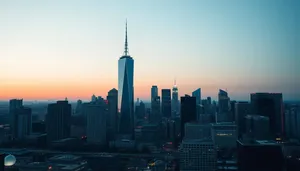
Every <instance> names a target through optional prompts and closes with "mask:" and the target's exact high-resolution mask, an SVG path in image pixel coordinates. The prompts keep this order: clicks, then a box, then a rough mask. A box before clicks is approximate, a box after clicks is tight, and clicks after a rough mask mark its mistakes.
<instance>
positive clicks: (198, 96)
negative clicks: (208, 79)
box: [192, 88, 202, 105]
mask: <svg viewBox="0 0 300 171" xmlns="http://www.w3.org/2000/svg"><path fill="white" fill-rule="evenodd" d="M192 96H193V97H196V104H197V105H198V104H202V103H201V88H198V89H197V90H195V91H193V92H192Z"/></svg>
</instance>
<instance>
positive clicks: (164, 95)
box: [161, 89, 172, 118]
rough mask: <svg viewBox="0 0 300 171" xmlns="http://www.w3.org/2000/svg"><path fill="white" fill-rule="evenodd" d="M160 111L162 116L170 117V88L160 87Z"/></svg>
mask: <svg viewBox="0 0 300 171" xmlns="http://www.w3.org/2000/svg"><path fill="white" fill-rule="evenodd" d="M161 113H162V116H163V117H166V118H170V117H171V113H172V109H171V90H170V89H162V90H161Z"/></svg>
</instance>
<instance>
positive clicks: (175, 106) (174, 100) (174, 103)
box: [172, 80, 179, 118]
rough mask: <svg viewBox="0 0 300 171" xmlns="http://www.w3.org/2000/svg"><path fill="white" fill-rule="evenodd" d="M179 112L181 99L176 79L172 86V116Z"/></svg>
mask: <svg viewBox="0 0 300 171" xmlns="http://www.w3.org/2000/svg"><path fill="white" fill-rule="evenodd" d="M178 114H179V99H178V87H177V85H176V80H175V82H174V86H173V88H172V117H173V118H174V117H175V116H177V115H178Z"/></svg>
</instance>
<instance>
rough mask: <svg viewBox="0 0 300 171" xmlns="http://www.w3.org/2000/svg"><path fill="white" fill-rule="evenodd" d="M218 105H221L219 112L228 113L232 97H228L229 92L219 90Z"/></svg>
mask: <svg viewBox="0 0 300 171" xmlns="http://www.w3.org/2000/svg"><path fill="white" fill-rule="evenodd" d="M218 103H219V104H218V106H219V114H226V115H228V112H229V105H230V99H229V97H228V93H227V92H226V91H224V90H221V89H220V90H219V94H218Z"/></svg>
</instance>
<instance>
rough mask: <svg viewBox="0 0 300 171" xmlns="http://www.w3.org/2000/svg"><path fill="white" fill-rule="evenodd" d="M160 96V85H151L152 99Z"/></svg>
mask: <svg viewBox="0 0 300 171" xmlns="http://www.w3.org/2000/svg"><path fill="white" fill-rule="evenodd" d="M157 96H158V87H157V86H156V85H153V86H152V87H151V101H152V100H153V99H155V98H156V97H157Z"/></svg>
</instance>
